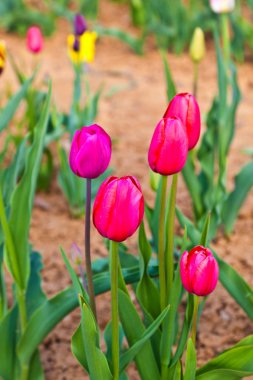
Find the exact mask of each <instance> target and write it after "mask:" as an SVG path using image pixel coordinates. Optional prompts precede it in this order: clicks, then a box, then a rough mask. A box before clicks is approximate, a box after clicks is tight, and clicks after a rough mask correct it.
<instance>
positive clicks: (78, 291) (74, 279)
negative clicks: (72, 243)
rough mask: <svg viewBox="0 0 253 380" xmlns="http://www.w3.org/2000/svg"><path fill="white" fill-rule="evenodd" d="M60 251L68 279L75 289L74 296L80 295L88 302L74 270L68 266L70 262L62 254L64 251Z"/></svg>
mask: <svg viewBox="0 0 253 380" xmlns="http://www.w3.org/2000/svg"><path fill="white" fill-rule="evenodd" d="M60 250H61V254H62V257H63V260H64V262H65V265H66V267H67V270H68V272H69V275H70V278H71V280H72V282H73V285H74V288H75V291H76V295H77V296H78V294H81V295H82V297H83V298H84V299H85V300H86V301H88V295H87V293H86V292H85V290H84V288H83V286H82V285H81V282H80V280H79V278H78V276H77V274H76V272H75V271H74V269H73V268H72V266H71V265H70V262H69V260H68V258H67V256H66V254H65V252H64V250H63V249H62V248H61V247H60Z"/></svg>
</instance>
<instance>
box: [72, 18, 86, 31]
mask: <svg viewBox="0 0 253 380" xmlns="http://www.w3.org/2000/svg"><path fill="white" fill-rule="evenodd" d="M86 30H87V24H86V21H85V18H84V17H83V16H82V15H80V14H76V15H75V18H74V34H75V35H76V36H81V35H82V34H83V33H84V32H85V31H86Z"/></svg>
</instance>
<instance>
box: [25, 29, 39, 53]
mask: <svg viewBox="0 0 253 380" xmlns="http://www.w3.org/2000/svg"><path fill="white" fill-rule="evenodd" d="M26 44H27V49H28V50H30V51H31V52H32V53H35V54H36V53H39V52H40V51H41V50H42V48H43V36H42V33H41V30H40V28H39V27H38V26H31V27H30V28H29V29H28V31H27V34H26Z"/></svg>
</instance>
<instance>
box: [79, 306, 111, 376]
mask: <svg viewBox="0 0 253 380" xmlns="http://www.w3.org/2000/svg"><path fill="white" fill-rule="evenodd" d="M81 330H82V337H83V343H84V349H85V355H86V358H87V364H88V368H89V371H88V372H89V376H90V379H91V380H112V378H113V377H112V374H111V372H110V369H109V365H108V362H107V360H106V357H105V355H104V354H103V352H102V351H101V349H100V347H99V343H98V340H99V333H98V329H97V326H96V323H95V320H94V317H93V313H92V311H91V310H90V308H89V306H88V305H86V304H85V302H83V304H82V321H81Z"/></svg>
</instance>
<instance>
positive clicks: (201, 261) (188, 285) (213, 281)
mask: <svg viewBox="0 0 253 380" xmlns="http://www.w3.org/2000/svg"><path fill="white" fill-rule="evenodd" d="M180 275H181V280H182V283H183V285H184V287H185V289H186V290H187V291H188V292H189V293H193V294H196V295H197V296H207V295H208V294H210V293H212V291H213V290H214V289H215V287H216V285H217V281H218V277H219V266H218V263H217V261H216V260H215V258H214V256H213V254H212V252H211V251H210V249H208V248H204V247H202V246H201V245H199V246H197V247H195V248H193V249H192V250H191V251H190V252H187V251H185V252H184V253H183V255H182V257H181V260H180Z"/></svg>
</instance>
